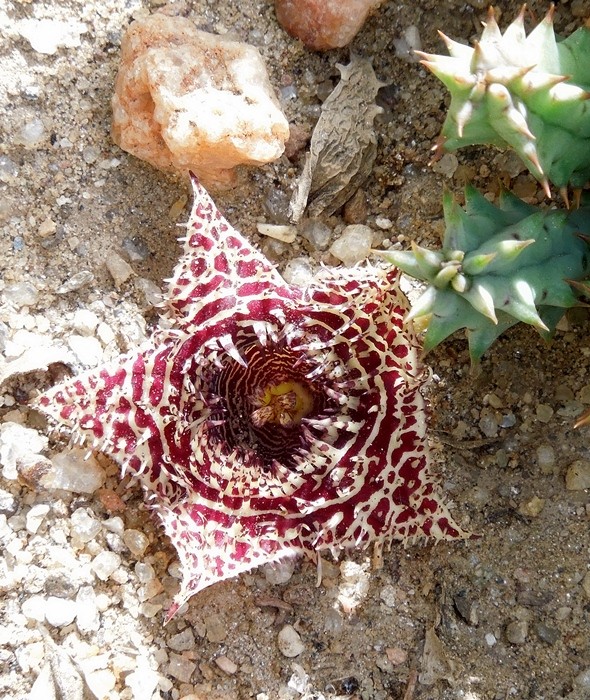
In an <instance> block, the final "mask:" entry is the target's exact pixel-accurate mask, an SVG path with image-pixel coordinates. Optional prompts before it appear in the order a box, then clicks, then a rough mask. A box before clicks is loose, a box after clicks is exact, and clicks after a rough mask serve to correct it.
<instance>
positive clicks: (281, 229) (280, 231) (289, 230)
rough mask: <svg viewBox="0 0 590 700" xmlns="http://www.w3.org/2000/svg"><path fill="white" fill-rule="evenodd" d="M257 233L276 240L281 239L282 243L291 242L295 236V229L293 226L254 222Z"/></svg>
mask: <svg viewBox="0 0 590 700" xmlns="http://www.w3.org/2000/svg"><path fill="white" fill-rule="evenodd" d="M256 228H257V229H258V233H261V234H262V235H263V236H269V238H274V239H275V240H276V241H282V242H283V243H293V241H294V240H295V238H297V229H296V228H295V226H285V225H282V224H281V225H276V224H262V223H259V224H256Z"/></svg>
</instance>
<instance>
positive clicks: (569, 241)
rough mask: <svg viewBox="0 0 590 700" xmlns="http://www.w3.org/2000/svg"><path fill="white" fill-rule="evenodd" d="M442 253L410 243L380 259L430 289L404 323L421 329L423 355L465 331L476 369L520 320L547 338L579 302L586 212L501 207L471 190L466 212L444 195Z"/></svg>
mask: <svg viewBox="0 0 590 700" xmlns="http://www.w3.org/2000/svg"><path fill="white" fill-rule="evenodd" d="M443 207H444V216H445V224H446V231H445V234H444V240H443V247H442V249H441V250H436V251H434V250H428V249H426V248H422V247H420V246H418V245H416V244H413V246H412V250H411V251H387V252H386V253H383V256H384V257H385V258H386V259H387V260H388V261H389V262H391V263H393V264H394V265H396V266H397V267H399V268H400V269H401V270H403V271H404V272H405V273H407V274H409V275H411V276H412V277H416V278H417V279H420V280H423V281H425V282H428V283H429V286H428V287H427V289H426V291H425V292H424V293H423V294H422V296H421V297H420V298H419V299H418V300H417V301H416V302H415V304H414V305H413V307H412V309H411V311H410V313H409V314H408V317H407V318H408V319H414V321H415V323H416V324H417V325H418V327H421V328H422V329H426V335H425V338H424V351H425V352H428V351H429V350H432V348H434V347H435V346H437V345H438V344H439V343H441V342H442V341H443V340H445V338H447V337H448V336H450V335H451V334H452V333H454V332H455V331H457V330H459V329H460V328H466V330H467V337H468V340H469V352H470V355H471V359H472V361H473V362H478V361H479V359H480V358H481V356H482V355H483V353H484V352H485V351H486V350H487V349H488V348H489V347H490V345H491V344H492V343H493V342H494V340H496V338H498V337H499V336H500V335H501V334H502V333H503V332H504V331H505V330H507V329H508V328H510V327H511V326H513V325H514V324H515V323H518V322H519V321H521V322H523V323H527V324H530V325H532V326H534V327H535V328H536V329H537V330H538V331H539V333H541V335H542V336H543V337H545V338H549V337H550V336H551V335H552V333H553V332H554V330H555V327H556V325H557V323H558V322H559V320H560V319H561V317H562V316H563V314H564V312H565V309H567V308H569V307H572V306H574V305H576V304H577V303H578V294H577V292H576V289H575V287H574V286H573V285H572V283H571V282H572V281H574V282H575V281H576V280H578V281H579V280H583V279H584V278H585V277H587V276H588V273H589V272H590V248H589V246H588V243H587V238H586V237H585V236H584V235H580V234H584V233H585V232H587V231H590V207H581V208H580V209H577V210H575V211H563V210H557V209H548V210H541V209H539V208H537V207H534V206H532V205H530V204H527V203H525V202H523V201H522V200H520V199H518V198H517V197H515V196H514V195H512V194H510V193H503V194H502V196H501V198H500V203H499V206H495V205H494V204H491V203H490V202H488V200H487V199H485V197H484V196H483V195H481V194H480V193H479V192H478V191H477V190H475V189H474V188H472V187H468V188H467V189H466V192H465V207H464V208H463V207H461V206H460V205H459V204H458V203H457V202H456V201H455V200H454V198H453V197H452V195H450V194H449V193H447V194H446V195H445V197H444V202H443Z"/></svg>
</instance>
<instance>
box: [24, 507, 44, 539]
mask: <svg viewBox="0 0 590 700" xmlns="http://www.w3.org/2000/svg"><path fill="white" fill-rule="evenodd" d="M49 510H50V508H49V506H48V505H46V504H45V503H38V504H37V505H35V506H33V507H32V508H31V509H30V510H29V512H28V513H27V514H26V516H25V522H26V528H27V532H29V533H30V534H31V535H34V534H35V533H36V532H37V530H39V528H40V527H41V523H42V522H43V521H44V520H45V516H46V515H47V513H49Z"/></svg>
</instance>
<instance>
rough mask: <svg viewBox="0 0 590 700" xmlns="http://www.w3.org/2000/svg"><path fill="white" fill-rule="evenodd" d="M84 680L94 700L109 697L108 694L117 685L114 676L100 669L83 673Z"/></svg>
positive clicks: (106, 670) (106, 669)
mask: <svg viewBox="0 0 590 700" xmlns="http://www.w3.org/2000/svg"><path fill="white" fill-rule="evenodd" d="M84 680H85V681H86V683H87V685H88V687H89V689H90V690H91V691H92V693H93V695H94V697H95V698H107V697H109V693H110V692H111V690H113V688H114V687H115V685H116V684H117V679H116V678H115V675H114V674H113V672H112V671H110V670H109V669H108V668H101V669H98V670H97V671H90V672H88V673H85V674H84Z"/></svg>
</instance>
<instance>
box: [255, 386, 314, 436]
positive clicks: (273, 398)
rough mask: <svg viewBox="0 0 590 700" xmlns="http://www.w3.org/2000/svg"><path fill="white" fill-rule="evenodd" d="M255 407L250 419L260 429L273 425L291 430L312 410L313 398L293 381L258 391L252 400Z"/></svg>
mask: <svg viewBox="0 0 590 700" xmlns="http://www.w3.org/2000/svg"><path fill="white" fill-rule="evenodd" d="M252 403H253V405H254V406H256V410H254V411H253V412H252V413H251V415H250V418H251V419H252V423H253V424H254V425H255V426H256V427H257V428H261V427H262V426H263V425H266V423H275V424H276V425H280V426H281V427H283V428H292V427H293V426H295V425H299V423H301V419H302V418H304V417H305V416H306V415H307V414H308V413H310V412H311V410H312V408H313V397H312V395H311V393H310V392H309V390H308V389H307V388H306V387H304V386H303V385H302V384H299V383H298V382H295V381H288V382H280V383H279V384H267V385H266V386H265V387H262V388H261V389H259V390H258V391H257V392H256V394H255V395H254V397H253V399H252Z"/></svg>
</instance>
